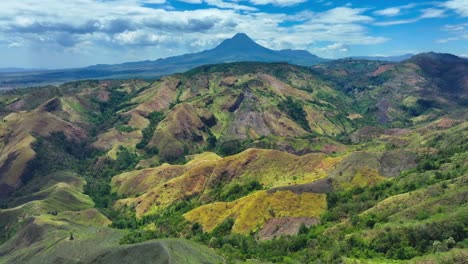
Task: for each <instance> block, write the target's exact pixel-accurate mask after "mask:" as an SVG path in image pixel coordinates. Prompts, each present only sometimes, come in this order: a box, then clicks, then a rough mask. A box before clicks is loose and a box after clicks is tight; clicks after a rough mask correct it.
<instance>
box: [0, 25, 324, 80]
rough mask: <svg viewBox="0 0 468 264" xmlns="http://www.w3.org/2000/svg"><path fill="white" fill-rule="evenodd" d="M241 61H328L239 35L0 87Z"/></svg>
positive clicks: (151, 75)
mask: <svg viewBox="0 0 468 264" xmlns="http://www.w3.org/2000/svg"><path fill="white" fill-rule="evenodd" d="M239 61H255V62H288V63H291V64H297V65H305V66H310V65H314V64H317V63H320V62H325V61H327V60H326V59H323V58H320V57H318V56H316V55H313V54H311V53H309V52H308V51H305V50H290V49H288V50H271V49H268V48H265V47H263V46H261V45H259V44H257V43H256V42H255V41H253V40H252V39H251V38H249V37H248V36H247V35H246V34H244V33H238V34H236V35H235V36H234V37H233V38H231V39H226V40H224V41H223V42H221V44H219V45H218V46H217V47H215V48H214V49H211V50H205V51H201V52H198V53H190V54H185V55H180V56H174V57H169V58H165V59H158V60H155V61H138V62H127V63H122V64H112V65H110V64H109V65H108V64H99V65H93V66H89V67H86V68H78V69H66V70H52V71H44V72H35V73H34V74H21V75H18V74H15V75H11V74H1V73H0V87H2V86H9V87H12V86H13V87H14V86H16V87H21V86H29V85H43V84H47V83H58V82H66V81H70V80H80V79H123V78H134V77H139V78H155V77H160V76H163V75H168V74H172V73H176V72H183V71H186V70H189V69H192V68H195V67H198V66H201V65H205V64H217V63H224V62H239Z"/></svg>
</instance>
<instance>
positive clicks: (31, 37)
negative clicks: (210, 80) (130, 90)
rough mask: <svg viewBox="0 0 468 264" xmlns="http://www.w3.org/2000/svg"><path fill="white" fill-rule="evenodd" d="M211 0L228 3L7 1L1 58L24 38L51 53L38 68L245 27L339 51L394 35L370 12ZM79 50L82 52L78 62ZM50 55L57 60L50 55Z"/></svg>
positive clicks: (25, 45)
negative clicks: (377, 31) (385, 33)
mask: <svg viewBox="0 0 468 264" xmlns="http://www.w3.org/2000/svg"><path fill="white" fill-rule="evenodd" d="M184 1H192V0H184ZM160 2H162V1H160ZM206 2H207V3H211V4H210V5H213V6H214V5H220V7H218V8H207V9H197V10H190V11H175V10H165V9H164V7H163V6H162V7H160V8H158V9H153V8H148V7H145V6H143V5H142V1H141V0H114V1H112V2H111V1H96V0H76V1H62V0H42V1H37V0H22V1H0V56H1V55H2V54H4V53H2V47H5V48H7V47H8V45H12V47H13V46H15V45H16V44H13V43H21V45H22V46H21V47H18V49H20V48H21V49H22V50H26V51H28V50H30V51H31V53H34V54H35V55H34V56H37V57H40V56H43V57H41V58H38V59H37V61H39V63H42V64H40V65H31V66H39V67H63V66H64V64H66V63H75V62H76V63H77V62H80V63H83V64H84V65H86V64H94V63H117V62H124V61H129V60H146V59H156V58H159V57H167V56H172V55H178V54H182V53H187V52H196V51H200V50H203V49H208V48H212V47H214V46H215V45H216V44H217V43H219V42H220V41H222V40H223V39H226V38H229V37H232V35H234V34H235V33H238V32H245V33H247V34H248V35H250V36H251V37H253V38H254V39H255V40H256V41H258V42H259V43H260V44H263V45H265V46H267V47H269V48H274V49H284V48H294V49H307V50H311V51H314V47H316V46H318V44H317V43H323V42H328V43H342V45H343V47H342V48H341V49H335V50H334V52H340V50H341V52H344V50H345V49H348V47H349V46H350V45H373V44H379V43H383V42H386V41H387V40H388V39H387V38H384V37H381V36H374V35H371V34H369V32H368V31H367V25H368V24H370V23H372V22H373V21H374V20H373V18H372V17H370V16H367V15H365V12H366V11H367V9H362V8H361V9H360V8H351V7H337V8H333V9H329V10H326V11H324V12H311V11H304V12H299V13H296V14H285V13H265V12H261V11H259V10H257V9H255V8H253V9H249V10H245V9H243V8H242V5H239V4H238V3H240V2H223V1H220V0H206ZM226 4H232V6H231V5H226ZM84 7H86V10H85V9H84ZM287 22H291V23H290V24H289V25H285V24H288V23H287ZM2 43H3V44H2ZM329 48H330V49H331V48H333V46H330V47H329ZM5 50H6V49H5ZM36 51H37V52H36ZM317 52H318V53H319V54H318V55H321V54H320V52H321V51H320V50H317ZM323 52H325V51H323ZM52 53H53V54H52ZM59 54H61V55H62V56H59ZM75 54H81V55H82V56H80V58H79V59H78V57H76V59H74V58H75V57H73V56H75ZM48 57H51V58H52V57H55V58H57V62H54V61H53V60H52V59H51V60H49V59H44V58H48ZM60 58H62V59H60ZM3 63H5V62H3ZM28 63H29V62H28ZM44 63H49V64H50V65H49V64H44ZM54 63H55V64H54ZM67 65H69V64H67ZM65 66H66V65H65ZM73 66H79V65H76V64H73Z"/></svg>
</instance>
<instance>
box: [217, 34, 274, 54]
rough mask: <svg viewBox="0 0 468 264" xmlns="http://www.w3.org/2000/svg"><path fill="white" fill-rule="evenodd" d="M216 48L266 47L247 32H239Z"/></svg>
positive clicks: (246, 48) (243, 49)
mask: <svg viewBox="0 0 468 264" xmlns="http://www.w3.org/2000/svg"><path fill="white" fill-rule="evenodd" d="M216 49H222V50H239V51H247V50H258V49H265V48H264V47H262V46H260V45H259V44H257V43H256V42H255V41H253V40H252V39H251V38H250V37H249V36H247V34H245V33H237V34H236V35H234V36H233V37H232V38H230V39H226V40H224V41H223V42H221V44H219V45H218V46H217V47H216Z"/></svg>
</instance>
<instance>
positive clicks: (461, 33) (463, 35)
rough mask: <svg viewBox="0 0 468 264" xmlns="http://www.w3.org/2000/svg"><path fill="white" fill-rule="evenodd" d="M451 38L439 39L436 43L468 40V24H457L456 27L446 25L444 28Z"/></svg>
mask: <svg viewBox="0 0 468 264" xmlns="http://www.w3.org/2000/svg"><path fill="white" fill-rule="evenodd" d="M442 30H443V31H446V32H447V33H449V34H450V35H451V36H450V37H446V38H441V39H437V40H436V43H439V44H445V43H448V42H452V41H459V40H468V23H464V24H456V25H445V26H444V27H443V28H442Z"/></svg>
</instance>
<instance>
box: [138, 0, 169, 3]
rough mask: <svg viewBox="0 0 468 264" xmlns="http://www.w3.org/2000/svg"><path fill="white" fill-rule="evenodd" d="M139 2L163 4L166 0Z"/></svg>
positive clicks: (143, 0) (142, 1)
mask: <svg viewBox="0 0 468 264" xmlns="http://www.w3.org/2000/svg"><path fill="white" fill-rule="evenodd" d="M140 2H141V3H144V4H164V3H166V0H140Z"/></svg>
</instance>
